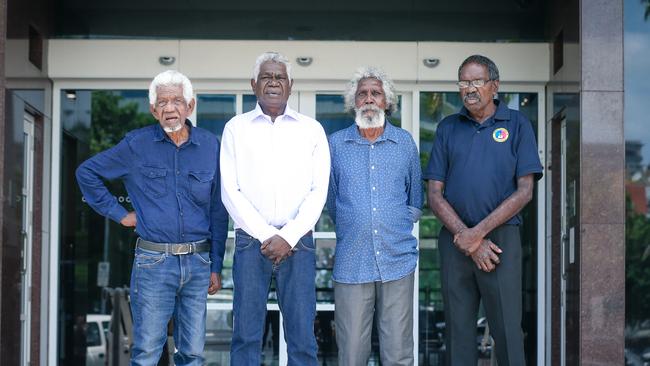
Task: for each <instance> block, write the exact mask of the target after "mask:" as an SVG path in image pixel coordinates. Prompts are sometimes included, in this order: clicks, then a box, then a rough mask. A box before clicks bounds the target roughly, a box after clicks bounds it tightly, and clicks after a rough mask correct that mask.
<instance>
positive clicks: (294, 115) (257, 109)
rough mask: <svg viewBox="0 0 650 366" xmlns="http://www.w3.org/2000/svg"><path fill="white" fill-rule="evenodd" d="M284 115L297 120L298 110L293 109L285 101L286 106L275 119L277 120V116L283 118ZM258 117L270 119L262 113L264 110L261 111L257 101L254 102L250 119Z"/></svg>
mask: <svg viewBox="0 0 650 366" xmlns="http://www.w3.org/2000/svg"><path fill="white" fill-rule="evenodd" d="M284 117H289V118H291V119H293V120H294V121H298V120H299V118H298V112H296V111H294V110H293V109H291V107H289V104H288V103H287V105H286V107H284V113H283V114H281V115H279V116H277V117H275V120H276V121H277V120H278V118H281V119H285V118H284ZM258 118H263V119H264V120H266V121H270V120H271V117H270V116H269V115H267V114H264V111H262V107H260V104H259V103H255V109H254V110H253V118H252V120H253V121H254V120H256V119H258Z"/></svg>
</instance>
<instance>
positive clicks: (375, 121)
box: [354, 107, 386, 129]
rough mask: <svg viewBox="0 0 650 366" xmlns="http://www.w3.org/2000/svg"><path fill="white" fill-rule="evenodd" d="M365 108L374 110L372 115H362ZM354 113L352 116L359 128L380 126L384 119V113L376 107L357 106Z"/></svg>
mask: <svg viewBox="0 0 650 366" xmlns="http://www.w3.org/2000/svg"><path fill="white" fill-rule="evenodd" d="M367 110H372V111H374V112H375V113H374V114H373V115H372V117H370V116H365V115H363V112H365V111H367ZM355 114H356V116H355V118H354V122H356V124H357V126H358V127H359V128H360V129H366V128H377V127H382V126H383V125H384V122H385V121H386V113H385V112H384V111H382V110H381V109H379V108H376V107H372V108H363V107H362V108H357V109H355Z"/></svg>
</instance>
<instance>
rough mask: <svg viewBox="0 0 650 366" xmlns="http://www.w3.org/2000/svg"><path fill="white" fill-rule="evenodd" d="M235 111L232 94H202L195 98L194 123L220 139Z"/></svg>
mask: <svg viewBox="0 0 650 366" xmlns="http://www.w3.org/2000/svg"><path fill="white" fill-rule="evenodd" d="M236 112H237V110H236V105H235V95H234V94H204V95H199V96H198V97H197V104H196V120H197V121H196V123H197V126H199V127H201V128H204V129H206V130H208V131H210V132H212V133H214V134H215V135H217V136H218V137H219V139H221V135H222V134H223V129H224V127H225V126H226V122H228V121H229V120H230V119H231V118H232V117H234V116H235V114H236Z"/></svg>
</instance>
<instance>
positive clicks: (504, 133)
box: [492, 128, 510, 142]
mask: <svg viewBox="0 0 650 366" xmlns="http://www.w3.org/2000/svg"><path fill="white" fill-rule="evenodd" d="M509 136H510V134H509V133H508V130H506V129H505V128H497V129H496V130H494V132H492V138H493V139H494V141H496V142H505V141H506V140H507V139H508V137H509Z"/></svg>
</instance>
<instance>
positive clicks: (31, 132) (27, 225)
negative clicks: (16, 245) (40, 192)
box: [20, 111, 36, 365]
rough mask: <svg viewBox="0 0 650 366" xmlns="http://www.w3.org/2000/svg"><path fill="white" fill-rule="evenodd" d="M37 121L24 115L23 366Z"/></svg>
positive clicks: (27, 351) (25, 361)
mask: <svg viewBox="0 0 650 366" xmlns="http://www.w3.org/2000/svg"><path fill="white" fill-rule="evenodd" d="M35 125H36V121H35V118H34V116H33V115H31V114H30V113H28V112H27V111H25V112H24V115H23V136H27V139H26V140H25V142H24V147H23V152H24V154H25V155H24V156H23V186H22V187H21V196H22V199H21V200H22V205H23V213H22V216H23V217H22V222H23V227H22V228H21V231H22V236H23V247H22V251H23V252H22V260H21V261H22V263H21V264H20V266H21V271H22V272H23V274H22V275H21V299H20V301H21V314H20V322H21V326H20V328H21V331H20V337H21V341H20V364H21V365H29V363H30V360H31V328H32V301H31V299H32V294H31V291H32V273H33V268H32V244H33V233H34V227H33V226H34V225H33V224H34V217H33V212H34V174H35V156H34V155H35V143H36V133H35V131H36V129H35Z"/></svg>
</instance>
